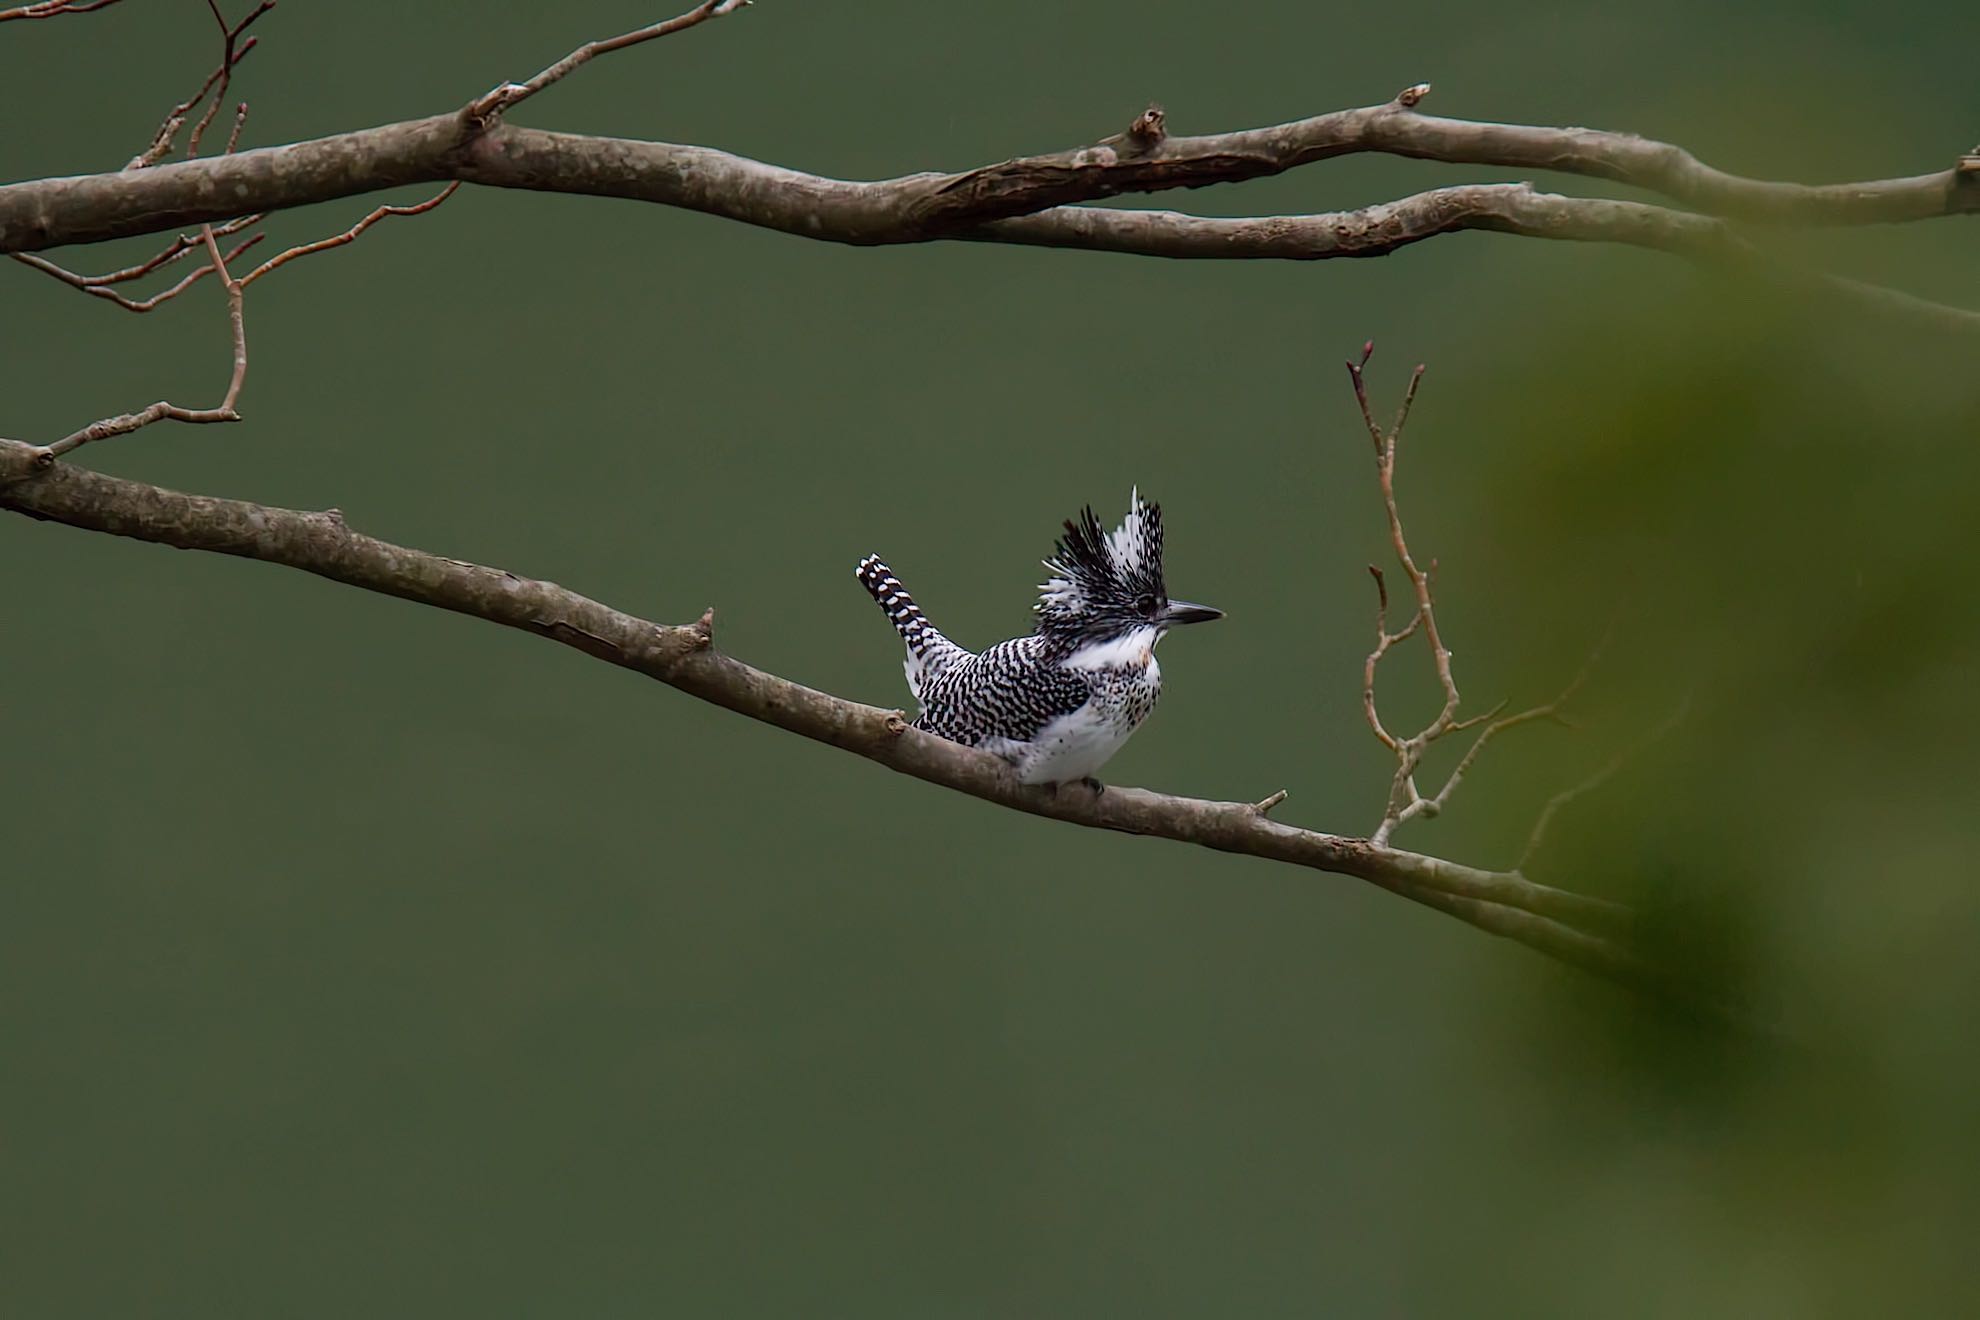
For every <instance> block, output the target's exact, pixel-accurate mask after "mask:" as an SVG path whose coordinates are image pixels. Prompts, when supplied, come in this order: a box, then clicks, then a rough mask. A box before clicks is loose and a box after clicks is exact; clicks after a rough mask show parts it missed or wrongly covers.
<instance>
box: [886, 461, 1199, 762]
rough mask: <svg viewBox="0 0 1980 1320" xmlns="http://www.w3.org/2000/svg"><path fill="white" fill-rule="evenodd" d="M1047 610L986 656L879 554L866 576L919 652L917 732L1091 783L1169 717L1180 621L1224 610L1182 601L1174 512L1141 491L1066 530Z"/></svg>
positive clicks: (913, 672) (913, 683)
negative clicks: (1161, 717)
mask: <svg viewBox="0 0 1980 1320" xmlns="http://www.w3.org/2000/svg"><path fill="white" fill-rule="evenodd" d="M1045 567H1046V568H1047V569H1049V570H1050V571H1051V577H1050V579H1049V580H1048V581H1046V583H1045V585H1044V586H1043V587H1042V588H1040V590H1041V592H1042V594H1041V595H1040V596H1039V598H1038V604H1037V605H1036V606H1035V607H1034V609H1035V611H1036V613H1037V617H1038V626H1037V630H1036V631H1035V632H1033V633H1032V634H1031V635H1030V636H1028V637H1013V638H1012V639H1011V640H1009V641H1007V642H999V643H997V644H996V645H995V646H992V647H990V648H989V649H987V650H985V651H983V652H981V653H980V654H978V653H972V652H970V651H965V650H964V649H963V648H962V647H960V646H957V645H956V644H955V643H954V642H952V641H950V640H949V639H948V638H947V637H944V636H943V635H942V634H941V632H940V631H938V630H937V629H936V627H935V625H934V624H932V623H930V622H929V621H928V616H926V615H925V614H923V613H922V612H921V607H920V606H919V605H916V604H915V603H914V597H912V596H910V595H908V591H907V588H906V587H904V586H902V585H901V580H900V579H899V578H897V577H895V576H894V574H893V571H892V570H891V569H889V568H888V567H887V565H886V564H884V563H882V562H881V561H880V558H879V556H877V555H868V556H867V557H866V558H864V559H862V560H860V561H859V567H858V569H857V570H855V571H856V574H857V576H858V577H859V580H860V582H861V583H862V584H864V586H865V587H866V589H867V590H868V591H869V592H871V593H872V594H873V599H874V600H876V601H878V602H879V603H880V608H881V609H882V610H885V611H886V613H887V617H888V619H890V620H891V621H892V622H893V625H894V627H895V628H896V629H898V630H899V632H900V634H901V640H902V641H904V642H905V643H907V664H906V666H905V667H906V670H907V681H908V690H909V691H911V692H913V693H914V697H915V700H916V701H918V702H920V703H921V713H920V714H919V715H917V716H916V717H915V720H914V727H916V728H917V729H925V730H927V731H928V732H929V733H933V734H936V735H938V736H940V737H943V738H947V739H949V740H950V741H951V742H959V743H963V744H965V745H966V746H970V747H978V748H981V749H983V750H984V751H988V752H994V753H995V754H997V755H998V756H1001V757H1003V758H1004V759H1005V760H1007V761H1009V762H1010V763H1011V765H1012V766H1013V767H1015V769H1016V770H1017V775H1018V779H1019V780H1020V781H1021V782H1023V783H1027V784H1054V785H1056V784H1063V783H1067V782H1069V781H1071V780H1075V779H1078V780H1084V781H1086V782H1087V783H1088V784H1090V785H1092V787H1093V788H1094V789H1095V790H1096V791H1097V790H1098V789H1099V788H1100V783H1099V781H1098V780H1096V779H1094V778H1093V773H1094V771H1096V770H1098V769H1099V768H1100V767H1101V766H1103V765H1105V764H1106V763H1107V760H1108V758H1109V757H1111V756H1113V754H1114V753H1115V752H1117V751H1119V750H1120V749H1121V745H1122V744H1123V743H1125V742H1126V741H1127V740H1128V735H1130V734H1132V733H1133V732H1134V731H1135V730H1136V729H1137V728H1139V727H1140V725H1141V722H1142V721H1143V720H1145V719H1147V718H1148V712H1149V711H1151V710H1153V709H1154V708H1155V699H1156V698H1157V697H1158V696H1160V695H1161V693H1162V670H1161V667H1160V666H1159V665H1157V664H1156V663H1155V644H1156V643H1157V642H1159V641H1161V640H1162V635H1163V634H1164V633H1166V632H1167V631H1168V630H1169V629H1170V628H1172V627H1175V626H1176V625H1177V624H1183V623H1202V622H1204V621H1206V620H1209V619H1221V618H1223V617H1224V615H1223V611H1222V610H1214V609H1211V608H1210V607H1209V606H1208V605H1192V604H1190V603H1189V602H1188V601H1182V600H1170V599H1169V593H1168V589H1167V587H1166V586H1165V585H1164V584H1163V581H1162V508H1161V506H1160V505H1157V504H1150V503H1148V502H1147V501H1145V500H1143V499H1142V498H1141V496H1140V494H1139V492H1133V493H1130V494H1129V496H1128V511H1127V517H1126V518H1124V519H1122V521H1121V525H1120V527H1119V528H1117V529H1116V530H1114V531H1112V532H1106V531H1102V530H1101V527H1100V521H1099V519H1097V518H1095V517H1094V516H1093V509H1092V508H1091V506H1089V507H1088V508H1086V509H1085V510H1084V511H1083V512H1082V513H1081V514H1080V517H1079V520H1078V521H1077V522H1067V523H1066V534H1065V536H1063V537H1062V538H1060V540H1059V543H1058V549H1057V553H1056V554H1055V555H1054V556H1053V557H1052V558H1050V559H1048V560H1046V561H1045Z"/></svg>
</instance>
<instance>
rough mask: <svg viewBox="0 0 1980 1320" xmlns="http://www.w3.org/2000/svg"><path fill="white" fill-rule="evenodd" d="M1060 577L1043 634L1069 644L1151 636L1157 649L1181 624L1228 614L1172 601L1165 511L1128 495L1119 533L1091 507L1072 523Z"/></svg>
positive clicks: (1054, 561) (1048, 597)
mask: <svg viewBox="0 0 1980 1320" xmlns="http://www.w3.org/2000/svg"><path fill="white" fill-rule="evenodd" d="M1045 567H1046V568H1047V569H1049V570H1051V574H1052V576H1051V577H1050V578H1049V579H1048V580H1047V581H1046V583H1045V585H1044V586H1043V587H1042V588H1040V593H1041V594H1040V595H1039V598H1038V605H1037V607H1036V609H1037V613H1038V631H1039V632H1040V633H1041V634H1043V635H1044V636H1046V637H1048V638H1050V639H1052V640H1054V641H1058V642H1062V643H1065V644H1066V645H1068V646H1075V647H1077V646H1083V645H1092V644H1095V643H1103V642H1110V641H1115V640H1118V639H1121V638H1126V637H1134V636H1138V635H1144V634H1145V635H1146V637H1147V639H1148V644H1149V645H1150V646H1153V645H1154V643H1155V642H1156V641H1157V640H1159V639H1160V638H1161V636H1162V634H1163V633H1165V632H1167V631H1168V630H1169V629H1170V628H1172V627H1175V626H1176V625H1178V624H1184V623H1203V622H1206V621H1207V620H1210V619H1221V618H1223V617H1224V612H1223V611H1222V610H1216V609H1212V608H1210V607H1209V606H1208V605H1192V604H1191V603H1190V602H1188V601H1186V600H1171V599H1170V598H1169V591H1168V587H1167V586H1166V585H1165V584H1164V582H1163V580H1162V506H1161V505H1159V504H1151V503H1149V502H1148V501H1146V500H1144V499H1142V498H1141V495H1140V493H1139V492H1130V493H1129V495H1128V511H1127V516H1126V517H1125V518H1123V519H1122V520H1121V525H1120V526H1119V527H1118V528H1116V529H1115V530H1113V531H1111V532H1107V531H1103V530H1101V527H1100V520H1099V519H1098V518H1096V517H1095V516H1094V514H1093V508H1092V506H1091V505H1088V506H1087V507H1086V508H1085V509H1084V510H1082V511H1081V512H1080V516H1079V518H1078V519H1077V520H1068V521H1067V523H1066V534H1065V535H1064V536H1062V537H1060V538H1059V544H1058V549H1057V552H1056V553H1055V554H1054V555H1053V556H1052V558H1050V559H1048V560H1046V561H1045Z"/></svg>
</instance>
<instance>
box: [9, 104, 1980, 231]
mask: <svg viewBox="0 0 1980 1320" xmlns="http://www.w3.org/2000/svg"><path fill="white" fill-rule="evenodd" d="M1412 94H1416V95H1415V96H1412ZM1416 99H1420V89H1416V88H1412V89H1410V91H1409V92H1406V93H1404V95H1403V96H1402V97H1398V98H1397V99H1396V100H1394V101H1390V102H1388V103H1385V104H1383V105H1378V106H1367V107H1363V108H1360V109H1354V110H1341V111H1336V112H1334V113H1332V114H1325V115H1319V116H1316V117H1314V118H1311V119H1303V120H1298V121H1295V122H1292V123H1287V124H1278V125H1274V126H1271V127H1268V128H1256V129H1247V130H1242V131H1239V132H1233V133H1223V134H1213V135H1209V136H1204V137H1163V136H1160V128H1159V121H1158V122H1157V125H1156V128H1155V130H1154V131H1153V132H1152V133H1149V134H1146V135H1138V134H1136V133H1133V132H1130V133H1124V134H1120V135H1117V136H1116V137H1114V138H1110V139H1108V140H1107V141H1105V142H1102V143H1099V144H1097V145H1094V146H1089V147H1082V148H1079V149H1077V150H1073V151H1066V152H1058V153H1054V154H1050V155H1043V156H1029V157H1021V158H1017V159H1013V160H1007V161H1003V162H1000V163H998V164H994V165H987V166H984V167H982V168H980V169H974V170H969V171H966V172H964V173H960V174H912V175H906V176H903V177H900V178H895V179H886V180H880V181H876V182H850V181H845V180H838V179H828V178H824V177H821V176H819V175H814V174H806V173H803V172H801V171H797V170H790V169H785V168H782V167H780V166H775V165H767V164H763V163H761V162H759V161H753V160H749V159H747V158H745V157H741V156H735V155H731V154H729V153H727V152H722V151H716V150H713V149H711V148H707V147H696V146H681V145H675V144H672V143H665V142H639V141H632V140H628V139H620V138H604V137H588V136H580V135H575V134H568V133H550V132H544V131H541V130H536V129H526V128H518V127H515V126H512V125H504V124H496V125H494V126H492V127H487V128H486V129H485V131H484V129H483V122H484V121H482V120H479V119H477V118H476V117H474V116H473V115H470V114H468V113H465V112H459V111H457V112H453V113H448V114H442V115H434V116H432V117H430V118H426V119H417V120H409V121H406V122H403V123H397V124H388V125H385V126H383V127H379V128H368V129H361V130H358V131H355V132H349V133H340V134H336V135H334V136H331V137H325V138H317V139H314V140H312V141H308V142H299V143H295V144H292V145H288V146H280V147H267V148H262V149H260V150H255V151H244V152H240V153H237V154H235V155H232V156H227V157H223V158H216V159H212V160H197V161H183V162H177V163H174V164H169V165H163V166H158V167H155V168H152V169H146V170H140V171H129V172H119V173H110V174H94V175H83V176H77V177H71V178H59V179H38V180H31V181H27V182H22V183H14V184H8V185H5V186H0V251H6V252H23V251H37V250H41V249H44V248H52V247H61V246H64V245H67V244H72V243H93V242H100V241H103V240H105V239H112V238H123V237H129V236H131V235H135V234H149V233H157V232H161V231H164V230H168V229H172V228H177V227H183V226H186V225H191V224H196V223H200V222H203V221H212V220H222V219H227V218H230V217H232V216H235V215H239V214H242V213H244V212H247V211H276V210H282V209H285V208H291V207H297V206H306V205H311V204H313V203H317V202H324V201H330V200H333V199H336V198H340V197H349V196H353V195H356V194H360V193H366V192H374V191H377V190H380V189H384V188H391V187H396V186H399V185H402V184H409V183H431V182H440V181H444V180H449V179H460V180H462V181H464V182H472V183H480V184H485V185H489V186H493V187H504V188H528V189H536V190H540V191H549V192H568V193H591V194H602V195H608V196H614V197H628V198H636V199H638V200H642V201H648V202H655V203H659V204H661V205H666V206H679V207H685V208H687V209H690V210H697V211H704V212H708V213H710V214H715V215H721V216H725V217H727V218H729V219H733V220H740V221H743V222H745V223H748V224H755V225H762V226H765V227H767V228H772V229H779V230H783V231H785V232H787V233H793V234H799V235H802V236H804V237H809V238H820V239H827V240H831V241H835V242H842V243H855V244H872V243H905V242H919V241H925V240H927V239H930V238H936V237H946V236H951V235H954V234H956V233H958V232H960V231H962V230H967V229H970V228H974V227H976V226H980V225H982V224H984V223H985V222H987V221H992V220H997V219H1003V218H1008V217H1011V216H1020V215H1036V214H1037V213H1038V212H1041V211H1048V210H1050V209H1051V208H1053V207H1058V206H1065V205H1070V204H1073V203H1078V202H1091V201H1096V200H1100V199H1104V198H1108V197H1114V196H1119V195H1122V194H1127V193H1149V192H1159V191H1163V190H1166V189H1171V188H1200V187H1205V186H1208V185H1211V184H1217V183H1235V182H1240V181H1243V180H1246V179H1254V178H1260V177H1264V176H1267V175H1273V174H1280V173H1283V172H1285V171H1286V170H1290V169H1294V168H1297V167H1299V166H1302V165H1307V164H1311V163H1313V162H1316V161H1322V160H1329V159H1332V158H1334V157H1338V156H1345V155H1351V154H1355V153H1360V152H1382V153H1387V154H1391V155H1399V156H1411V157H1418V158H1422V159H1429V160H1439V161H1445V162H1449V163H1453V164H1470V165H1495V166H1511V167H1516V168H1534V169H1545V170H1553V171H1560V172H1565V173H1570V174H1581V175H1587V176H1592V177H1597V178H1604V179H1611V180H1616V181H1620V182H1623V183H1628V184H1633V185H1635V186H1638V187H1642V188H1645V189H1648V190H1650V191H1652V192H1657V193H1661V194H1663V195H1664V196H1666V197H1668V198H1671V199H1672V200H1674V201H1677V202H1680V203H1682V204H1684V205H1686V206H1690V207H1693V208H1696V209H1697V210H1698V211H1701V212H1704V213H1708V214H1713V215H1718V216H1723V217H1726V218H1730V219H1741V220H1765V221H1769V222H1773V223H1779V224H1806V225H1849V224H1869V223H1875V222H1890V221H1906V220H1921V219H1926V218H1929V217H1932V216H1941V215H1952V214H1959V213H1971V212H1974V211H1976V210H1980V158H1975V157H1967V158H1963V159H1962V160H1961V161H1960V162H1958V163H1957V164H1956V165H1955V166H1954V167H1953V168H1949V169H1946V170H1941V171H1939V172H1938V173H1935V174H1925V175H1918V176H1915V177H1912V178H1902V179H1882V180H1872V181H1867V182H1859V183H1847V184H1824V185H1805V184H1796V183H1777V182H1771V181H1766V180H1757V179H1746V178H1740V177H1738V176H1735V175H1730V174H1726V173H1724V172H1723V171H1720V170H1715V169H1712V168H1710V167H1709V166H1706V165H1703V164H1701V163H1699V161H1698V160H1697V159H1696V158H1695V157H1693V156H1692V155H1691V154H1690V153H1689V152H1686V151H1684V150H1682V149H1680V148H1678V147H1675V146H1672V145H1670V144H1668V143H1661V142H1652V141H1649V140H1648V139H1644V138H1638V137H1633V136H1630V135H1628V134H1621V133H1604V132H1597V131H1595V130H1592V129H1580V128H1544V127H1535V126H1530V125H1518V124H1490V123H1479V122H1474V121H1470V120H1462V119H1443V118H1438V117H1435V116H1431V115H1424V114H1420V113H1418V112H1417V111H1416V110H1415V109H1414V104H1415V100H1416ZM1143 119H1144V120H1146V119H1148V117H1147V116H1144V117H1143ZM1136 122H1137V126H1140V125H1141V124H1142V122H1143V121H1142V120H1137V121H1136ZM1666 214H1678V213H1669V212H1667V213H1666ZM1257 223H1260V224H1269V223H1271V222H1270V221H1260V222H1257ZM1514 232H1519V231H1514ZM1600 236H1601V237H1609V235H1606V234H1603V235H1600ZM1172 255H1179V254H1172Z"/></svg>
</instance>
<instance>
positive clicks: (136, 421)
mask: <svg viewBox="0 0 1980 1320" xmlns="http://www.w3.org/2000/svg"><path fill="white" fill-rule="evenodd" d="M258 237H260V235H254V236H252V237H250V238H249V239H248V241H247V242H246V243H243V244H241V245H240V248H245V247H247V246H248V245H249V244H251V243H253V242H254V240H255V238H258ZM200 241H201V242H202V243H203V244H204V245H205V247H206V255H207V259H208V260H209V261H210V262H211V263H212V270H213V272H214V273H215V274H216V275H218V276H219V277H220V284H221V287H222V288H224V289H225V290H226V293H227V319H228V322H229V324H230V326H231V328H232V330H233V338H234V370H233V374H232V375H231V376H229V377H228V380H227V393H226V395H225V397H223V398H222V399H221V400H220V404H219V406H218V407H215V408H186V407H182V406H180V405H179V404H176V403H170V402H167V401H166V400H163V399H160V400H159V401H158V402H157V403H154V404H152V405H151V406H150V407H148V408H141V409H139V410H138V411H137V412H134V413H121V414H119V415H118V416H115V417H105V418H103V419H102V420H100V421H95V422H91V423H90V424H89V425H88V426H85V427H83V428H82V429H81V430H80V431H72V432H70V433H69V434H68V435H65V436H63V437H62V438H61V439H60V440H57V441H55V442H54V443H53V444H48V445H42V446H39V447H37V448H36V449H35V452H34V461H35V462H36V464H38V465H39V466H41V467H43V468H46V467H51V466H53V465H54V463H55V460H56V459H58V458H60V457H61V456H62V455H63V454H66V453H68V452H69V451H71V450H73V449H79V448H81V447H82V446H84V445H86V444H90V443H92V442H93V441H97V440H107V439H109V438H110V437H111V436H114V435H129V434H130V433H131V432H132V431H137V430H141V429H142V428H144V427H147V426H150V425H151V424H152V423H153V422H167V421H169V422H190V423H194V424H202V423H212V422H238V421H239V420H241V415H240V413H238V412H236V411H235V409H234V405H235V404H236V403H237V402H239V400H240V397H241V386H242V385H243V384H244V383H245V382H246V380H247V325H246V322H245V320H244V318H243V315H242V307H241V282H240V281H239V280H237V279H235V278H234V277H233V276H232V275H230V274H228V273H227V258H226V257H225V256H224V255H222V254H221V251H220V244H219V242H218V240H217V239H216V238H215V237H214V230H213V227H212V226H211V225H203V226H201V227H200ZM240 248H237V249H236V251H239V250H240ZM192 279H193V277H192V276H190V275H189V276H187V277H186V280H185V281H184V282H185V283H187V284H190V283H191V282H192ZM90 292H92V293H102V294H107V295H108V296H111V297H116V296H117V295H115V294H110V293H109V291H108V290H103V289H92V290H90Z"/></svg>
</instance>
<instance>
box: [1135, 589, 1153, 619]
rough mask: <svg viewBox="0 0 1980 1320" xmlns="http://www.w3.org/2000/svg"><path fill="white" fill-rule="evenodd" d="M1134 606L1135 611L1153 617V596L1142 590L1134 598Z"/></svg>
mask: <svg viewBox="0 0 1980 1320" xmlns="http://www.w3.org/2000/svg"><path fill="white" fill-rule="evenodd" d="M1134 608H1135V611H1136V612H1137V613H1139V614H1142V615H1144V616H1147V617H1149V618H1153V617H1154V615H1155V598H1154V597H1153V596H1151V595H1149V594H1147V593H1146V592H1143V593H1142V594H1141V595H1139V596H1136V597H1135V598H1134Z"/></svg>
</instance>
